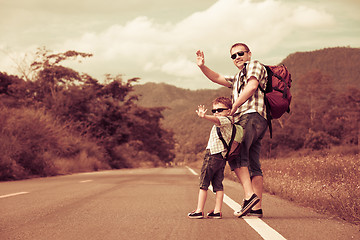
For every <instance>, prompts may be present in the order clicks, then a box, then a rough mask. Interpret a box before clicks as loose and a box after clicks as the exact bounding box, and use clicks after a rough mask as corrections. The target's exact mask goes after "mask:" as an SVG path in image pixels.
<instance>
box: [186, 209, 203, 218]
mask: <svg viewBox="0 0 360 240" xmlns="http://www.w3.org/2000/svg"><path fill="white" fill-rule="evenodd" d="M188 218H197V219H200V218H204V214H203V213H202V212H199V213H197V212H195V211H192V212H191V213H189V214H188Z"/></svg>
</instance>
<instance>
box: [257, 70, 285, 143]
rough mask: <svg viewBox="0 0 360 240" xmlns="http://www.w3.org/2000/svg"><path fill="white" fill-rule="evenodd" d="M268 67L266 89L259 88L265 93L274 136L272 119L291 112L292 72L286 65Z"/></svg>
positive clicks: (268, 117)
mask: <svg viewBox="0 0 360 240" xmlns="http://www.w3.org/2000/svg"><path fill="white" fill-rule="evenodd" d="M264 67H265V68H266V71H267V74H268V77H267V80H268V82H267V85H266V89H262V88H261V87H260V86H259V89H260V90H261V91H262V92H263V93H264V95H265V104H266V111H267V112H266V115H267V116H266V118H267V121H268V124H269V130H270V137H272V125H271V120H272V119H276V118H280V117H281V116H282V115H283V114H284V113H285V112H288V113H289V112H290V102H291V93H290V87H291V82H292V80H291V74H290V73H289V71H288V70H287V68H286V67H285V65H280V66H267V65H264Z"/></svg>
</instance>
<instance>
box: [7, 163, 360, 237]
mask: <svg viewBox="0 0 360 240" xmlns="http://www.w3.org/2000/svg"><path fill="white" fill-rule="evenodd" d="M224 186H225V193H226V195H227V196H228V198H227V200H226V202H227V204H229V206H228V205H227V204H224V206H223V219H188V218H187V213H188V212H189V211H191V210H193V209H195V207H196V201H197V194H198V176H196V175H194V174H193V173H192V172H191V170H189V169H187V168H154V169H125V170H114V171H104V172H94V173H83V174H74V175H68V176H59V177H50V178H37V179H31V180H24V181H15V182H1V183H0V239H1V240H5V239H11V240H13V239H21V240H26V239H36V240H38V239H46V240H49V239H66V240H68V239H76V240H81V239H86V240H91V239H105V240H106V239H217V240H218V239H244V240H246V239H251V240H254V239H255V240H256V239H327V240H329V239H342V240H345V239H360V232H359V226H355V225H352V224H348V223H345V222H343V221H340V220H337V219H335V218H332V217H331V216H326V215H320V214H317V213H315V212H314V211H312V210H311V209H308V208H303V207H299V206H296V205H295V204H294V203H291V202H288V201H285V200H281V199H279V198H277V197H276V196H271V195H267V194H265V195H264V203H263V208H264V217H263V218H262V219H261V220H260V219H255V218H245V219H239V218H236V217H234V216H233V211H234V210H233V209H232V208H234V206H236V204H237V203H241V199H242V191H241V187H240V185H239V184H238V183H236V182H232V181H228V180H226V181H225V184H224ZM213 205H214V194H213V193H212V192H210V191H209V195H208V200H207V204H206V210H211V209H212V207H213Z"/></svg>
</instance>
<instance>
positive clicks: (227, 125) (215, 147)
mask: <svg viewBox="0 0 360 240" xmlns="http://www.w3.org/2000/svg"><path fill="white" fill-rule="evenodd" d="M218 119H219V120H220V126H216V125H214V126H213V127H212V129H211V132H210V137H209V141H208V145H207V147H206V149H209V150H210V154H211V155H213V154H216V153H221V154H222V156H223V157H225V155H226V152H227V149H226V148H225V147H224V144H223V143H222V141H221V140H220V138H219V135H218V134H217V132H216V127H219V128H220V131H221V135H222V137H223V138H224V140H225V142H226V143H227V144H229V143H230V140H231V134H232V121H233V117H231V116H229V117H223V116H218ZM229 119H230V120H231V121H230V120H229Z"/></svg>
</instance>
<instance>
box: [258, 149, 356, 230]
mask: <svg viewBox="0 0 360 240" xmlns="http://www.w3.org/2000/svg"><path fill="white" fill-rule="evenodd" d="M262 167H263V171H264V189H265V190H266V191H267V192H269V193H271V194H275V195H278V196H281V197H283V198H285V199H288V200H291V201H294V202H297V203H299V204H301V205H303V206H307V207H312V208H314V209H315V210H316V211H318V212H326V213H330V214H333V215H336V216H338V217H340V218H342V219H344V220H346V221H349V222H351V223H356V224H360V216H359V214H358V213H359V212H360V174H359V173H360V162H359V155H358V154H333V153H322V154H316V153H315V154H314V155H311V156H295V157H287V158H279V159H264V160H263V161H262Z"/></svg>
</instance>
